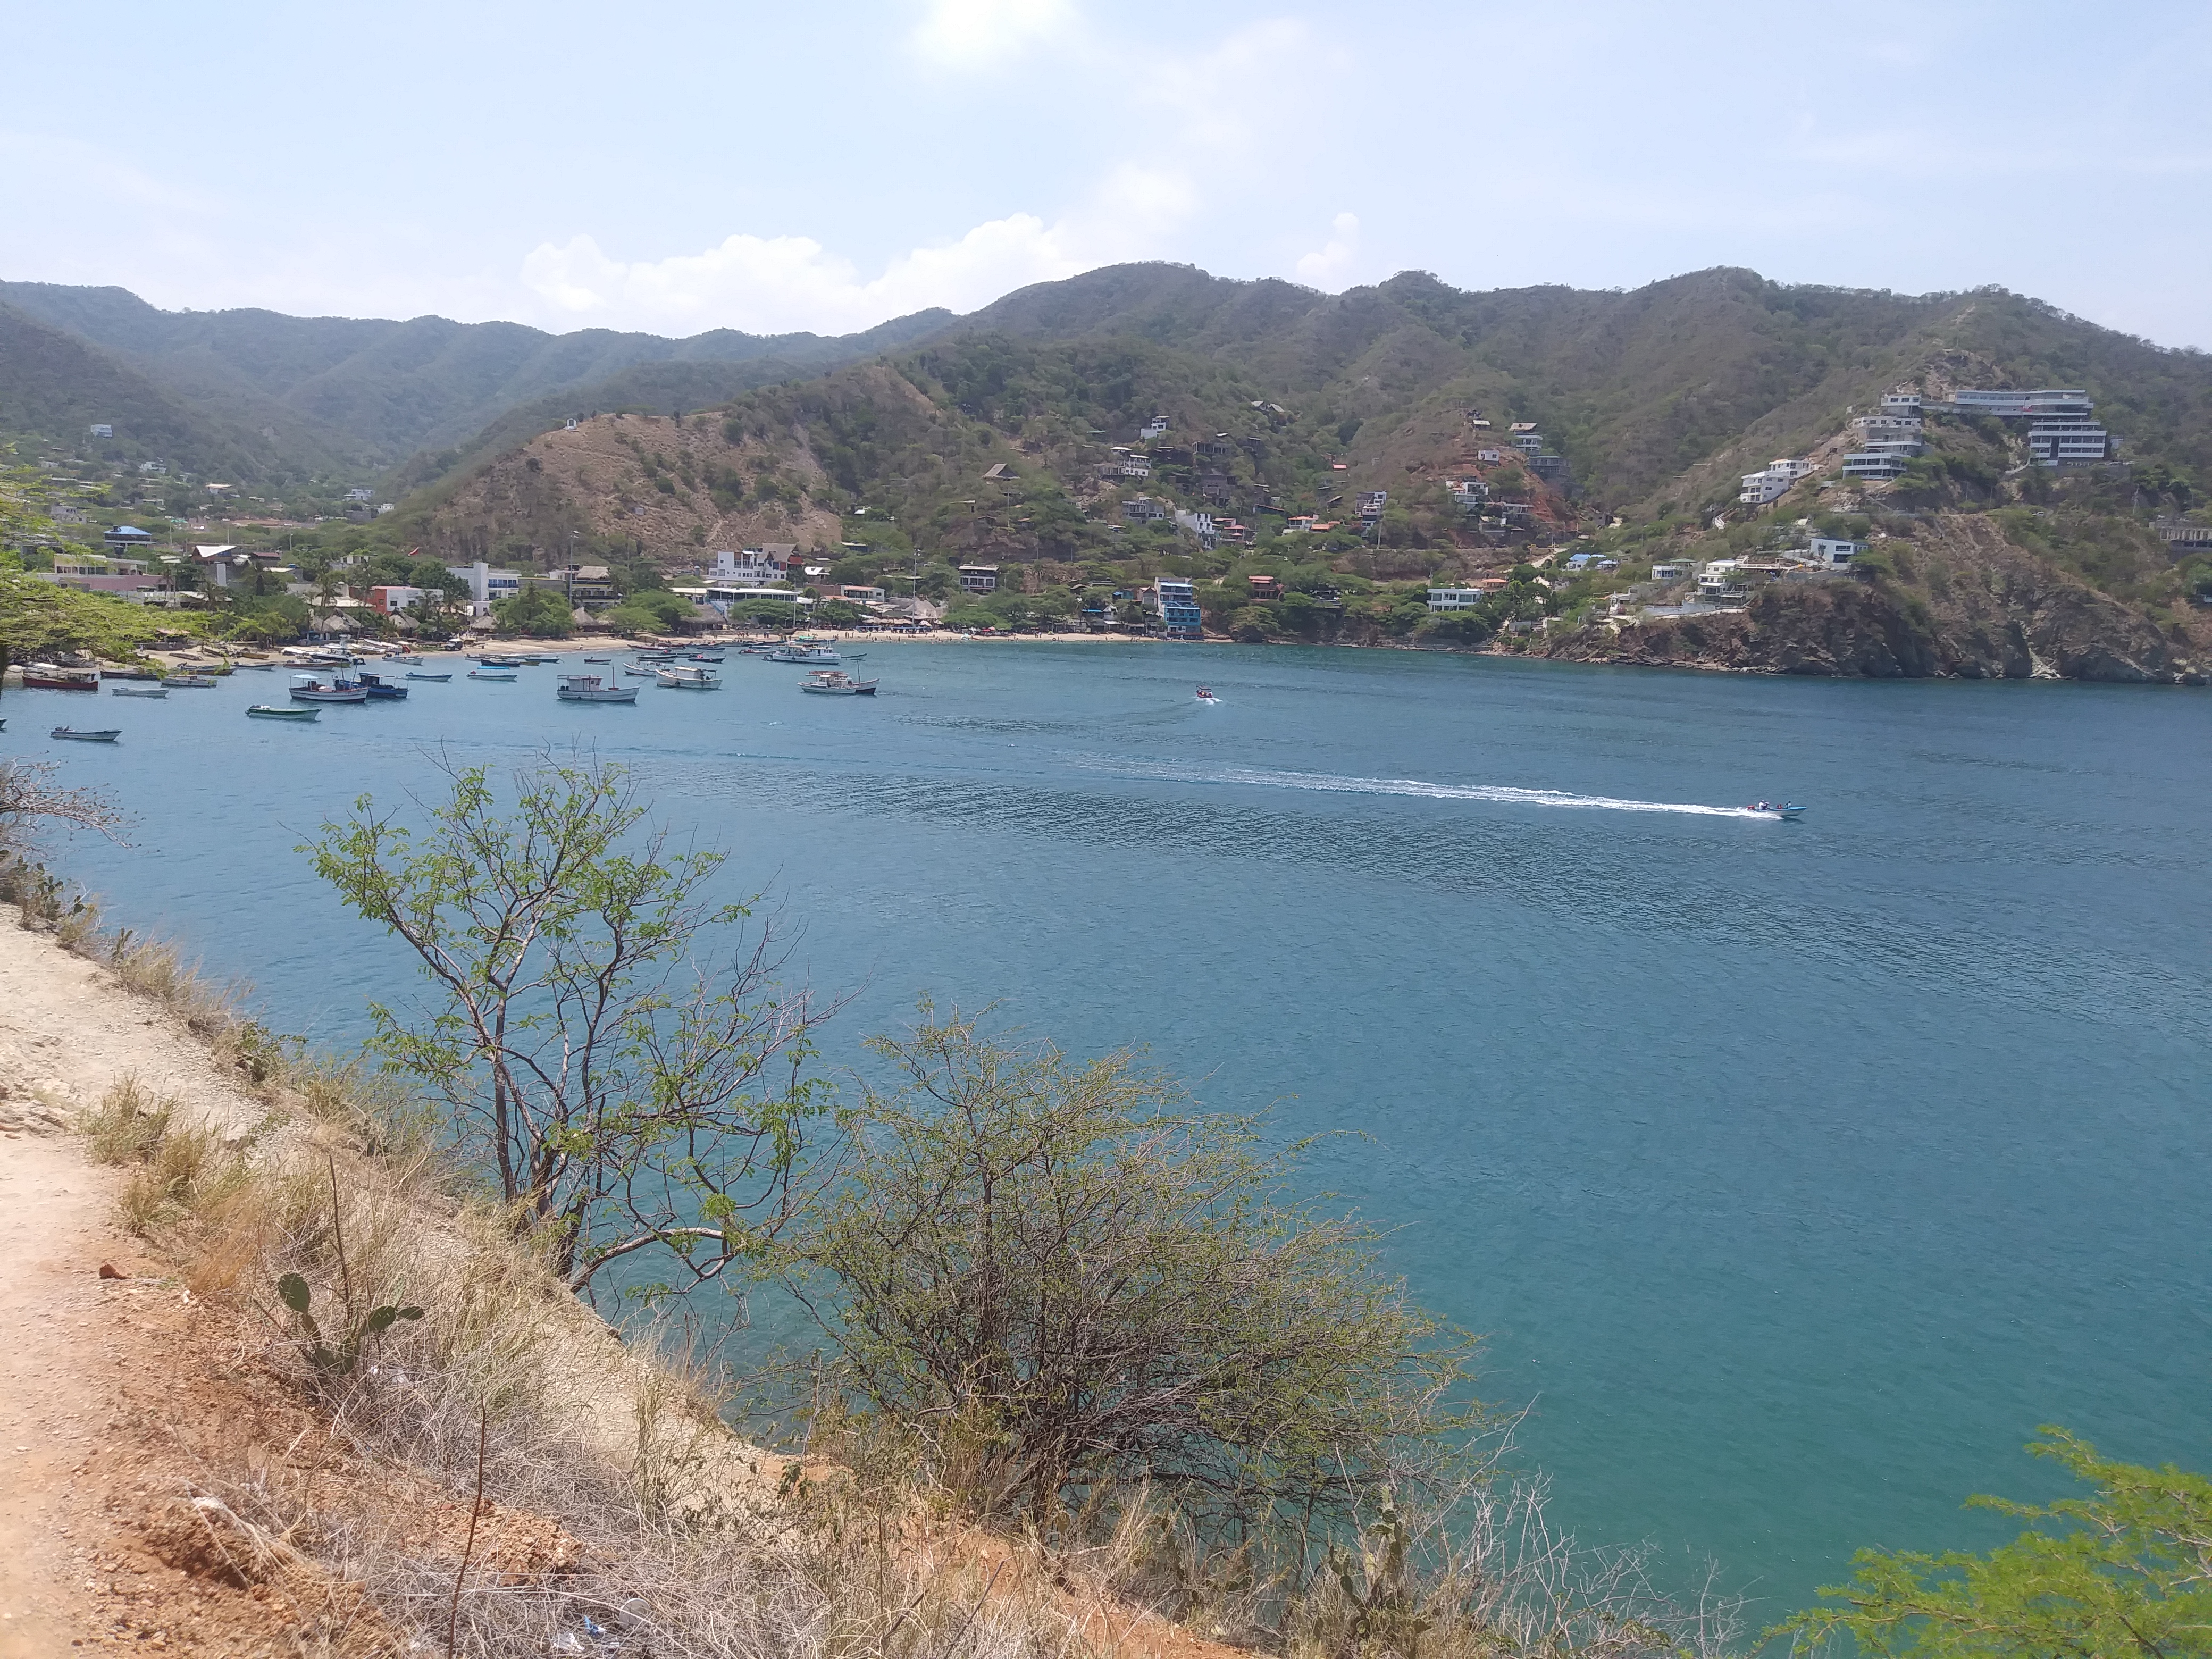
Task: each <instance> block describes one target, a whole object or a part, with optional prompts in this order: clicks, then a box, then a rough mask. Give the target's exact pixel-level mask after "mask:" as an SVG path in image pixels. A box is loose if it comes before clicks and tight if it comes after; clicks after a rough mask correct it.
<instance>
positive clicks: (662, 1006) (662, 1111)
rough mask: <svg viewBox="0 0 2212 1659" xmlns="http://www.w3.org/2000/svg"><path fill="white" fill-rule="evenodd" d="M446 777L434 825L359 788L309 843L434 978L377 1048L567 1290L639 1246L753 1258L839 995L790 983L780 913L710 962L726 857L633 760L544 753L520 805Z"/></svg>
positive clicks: (809, 1102) (697, 1277)
mask: <svg viewBox="0 0 2212 1659" xmlns="http://www.w3.org/2000/svg"><path fill="white" fill-rule="evenodd" d="M447 777H448V778H449V780H450V781H451V784H452V791H451V795H450V798H449V799H447V801H446V802H445V804H443V805H439V806H435V807H434V808H432V809H430V811H429V816H428V823H425V824H423V825H422V828H421V829H420V830H419V831H418V830H416V829H410V828H409V827H408V826H406V825H404V824H403V823H400V822H399V820H398V817H396V816H394V815H393V814H391V813H384V812H379V811H377V810H376V807H375V804H374V801H373V800H372V799H370V798H369V797H368V796H366V795H364V796H362V797H361V798H360V799H358V800H357V801H356V802H355V804H354V811H353V813H352V815H351V817H349V818H348V819H347V820H346V821H345V822H343V823H324V825H323V826H322V833H321V835H320V836H319V838H318V839H317V840H316V841H315V842H313V844H312V845H311V846H309V847H307V848H303V849H302V850H304V851H307V852H308V853H311V854H313V859H314V866H315V870H316V873H317V874H319V875H320V876H321V877H322V878H324V879H325V881H328V882H329V883H330V884H331V885H332V886H333V887H335V888H336V889H337V891H338V894H339V896H341V897H342V898H343V900H344V902H346V904H347V905H348V906H349V908H352V909H353V910H355V911H356V912H357V913H358V914H359V915H362V917H363V918H364V919H366V920H368V921H373V922H376V923H378V924H380V926H382V927H385V928H386V929H387V930H388V931H389V932H390V933H392V934H393V935H395V936H396V937H397V938H398V939H400V940H401V941H402V942H403V943H404V944H405V945H407V947H408V948H409V949H410V950H411V951H414V952H415V954H416V957H417V958H418V960H419V963H420V966H421V969H422V975H423V977H424V979H425V980H426V981H428V986H429V994H428V996H427V997H426V998H425V999H424V1000H422V1001H421V1002H419V1003H417V1004H416V1005H415V1006H413V1007H411V1008H410V1009H406V1010H399V1009H395V1008H392V1007H390V1006H386V1005H384V1004H382V1003H373V1004H371V1005H370V1007H369V1016H370V1019H371V1021H372V1024H373V1026H374V1037H373V1038H372V1039H371V1046H372V1047H373V1048H374V1050H375V1051H376V1052H377V1053H378V1054H380V1055H381V1056H382V1058H383V1060H384V1061H385V1063H386V1065H387V1066H389V1067H391V1068H392V1069H394V1070H396V1071H398V1072H399V1073H404V1074H405V1075H406V1076H408V1077H410V1078H411V1079H414V1080H415V1081H416V1083H417V1084H418V1085H421V1086H422V1088H424V1089H425V1090H427V1091H428V1092H429V1093H430V1094H431V1095H432V1096H433V1097H435V1098H436V1099H438V1100H440V1101H441V1102H442V1103H444V1104H445V1106H446V1107H447V1109H448V1111H449V1112H450V1114H451V1115H452V1121H453V1127H454V1129H455V1131H456V1133H457V1134H458V1136H459V1142H460V1145H461V1146H462V1147H463V1149H464V1150H465V1151H466V1152H470V1153H471V1154H473V1155H474V1156H475V1157H476V1158H477V1167H479V1168H482V1169H483V1170H488V1171H490V1172H492V1173H493V1174H495V1176H496V1180H497V1184H498V1193H499V1196H500V1199H501V1201H502V1202H503V1203H504V1204H506V1205H507V1206H508V1211H509V1213H510V1215H511V1216H512V1217H513V1224H514V1227H515V1230H516V1231H517V1232H518V1233H519V1234H523V1235H527V1236H531V1237H534V1238H535V1239H536V1240H537V1241H538V1243H540V1244H542V1246H543V1247H544V1249H545V1251H546V1252H547V1255H548V1259H549V1260H550V1261H551V1262H552V1264H553V1266H554V1267H555V1269H556V1271H557V1272H559V1273H560V1274H561V1275H562V1278H563V1279H565V1280H566V1281H567V1282H568V1285H569V1287H570V1288H571V1289H572V1290H574V1291H579V1292H589V1291H592V1287H593V1285H594V1284H595V1282H596V1280H597V1279H598V1276H599V1273H601V1272H602V1271H603V1270H604V1269H605V1267H607V1266H608V1265H609V1264H610V1263H611V1262H615V1261H621V1260H623V1258H625V1257H629V1256H631V1255H635V1254H637V1253H638V1252H641V1251H647V1250H658V1251H659V1252H660V1253H661V1254H662V1255H663V1256H664V1257H665V1260H666V1261H667V1263H668V1265H669V1267H670V1268H671V1273H672V1274H673V1276H674V1279H675V1281H676V1282H675V1284H674V1285H672V1286H671V1284H670V1283H669V1281H667V1280H660V1281H657V1282H655V1283H654V1284H653V1285H651V1286H650V1287H649V1288H650V1290H651V1291H663V1290H667V1289H670V1288H683V1289H688V1288H690V1287H691V1286H692V1285H699V1284H704V1283H707V1282H709V1281H713V1280H716V1279H723V1278H724V1277H725V1275H726V1274H728V1273H729V1270H730V1269H731V1268H732V1267H737V1266H738V1265H740V1264H743V1263H746V1262H749V1261H756V1260H757V1259H758V1258H759V1256H760V1255H761V1254H762V1252H763V1249H764V1248H765V1247H766V1245H767V1244H768V1243H769V1241H771V1240H772V1239H773V1238H774V1237H775V1235H776V1234H777V1233H778V1232H779V1231H780V1230H781V1228H782V1227H783V1226H784V1225H785V1224H786V1223H787V1221H788V1220H789V1218H790V1216H791V1212H792V1209H793V1204H794V1195H793V1185H792V1174H793V1169H794V1167H795V1165H796V1162H797V1160H798V1158H799V1154H800V1152H801V1150H802V1148H803V1145H804V1136H805V1127H806V1125H807V1122H808V1120H809V1119H811V1118H812V1117H813V1116H815V1115H817V1113H818V1112H819V1111H821V1110H822V1109H823V1108H824V1104H825V1103H824V1101H823V1098H822V1097H821V1094H820V1090H819V1086H818V1085H817V1084H816V1083H814V1082H813V1081H811V1080H810V1079H808V1078H807V1077H806V1076H805V1068H806V1066H807V1063H808V1061H809V1060H811V1056H812V1054H813V1047H812V1042H811V1035H810V1034H811V1031H812V1030H813V1028H814V1026H815V1025H816V1024H817V1023H819V1021H820V1019H822V1018H826V1013H825V1012H823V1011H820V1010H817V1006H816V1005H815V1004H814V1003H813V1002H812V1001H811V1000H810V999H809V998H808V996H807V995H806V994H805V993H803V992H801V993H797V994H779V993H778V992H777V990H776V987H775V982H774V975H775V969H776V966H777V958H776V957H775V954H774V952H773V949H772V946H773V940H772V938H771V936H770V935H769V933H768V932H767V931H766V930H759V931H757V932H756V933H753V934H752V935H751V945H750V949H748V948H745V947H744V945H743V943H742V939H743V936H742V935H740V936H739V937H740V944H739V947H738V949H737V951H736V952H735V954H733V955H732V957H731V958H730V960H729V963H728V965H727V966H726V967H724V968H720V969H715V968H712V967H709V966H708V964H706V963H702V962H701V961H700V960H698V952H699V951H700V950H702V948H704V947H706V946H707V945H709V944H710V943H712V942H713V941H712V939H711V938H710V936H711V935H714V934H717V933H721V932H722V930H725V929H728V928H732V927H736V925H737V924H738V923H739V922H740V921H742V920H743V919H744V917H745V916H746V915H747V914H748V913H747V911H746V910H745V909H744V908H743V907H742V906H736V905H719V904H716V903H714V902H712V901H711V900H710V899H709V898H708V896H707V889H708V886H709V885H710V884H711V883H712V882H713V880H714V878H715V876H716V875H717V873H718V872H720V869H721V868H722V866H723V863H724V855H723V854H720V853H712V852H703V853H702V852H678V851H676V850H674V849H673V848H671V844H670V842H669V838H668V836H667V835H666V833H665V831H663V830H659V829H653V828H651V827H649V826H647V824H645V823H643V818H644V809H643V808H642V807H641V806H640V805H638V804H637V803H636V800H635V795H634V793H633V790H632V787H631V784H630V781H629V777H628V775H626V774H625V772H624V771H623V769H622V768H621V767H619V766H614V765H609V764H604V763H591V764H570V765H562V764H556V763H554V762H553V761H551V760H550V759H548V760H547V761H546V762H544V763H542V764H540V765H539V766H538V767H537V768H535V769H532V770H531V771H528V772H526V773H523V774H521V775H518V776H517V777H516V779H515V780H514V793H513V805H512V808H511V809H510V810H507V811H501V808H500V805H499V803H498V801H497V799H495V795H494V793H493V790H492V787H491V782H490V775H489V769H486V768H483V767H470V768H458V769H457V768H452V767H448V768H447ZM829 1012H834V1009H833V1010H830V1011H829Z"/></svg>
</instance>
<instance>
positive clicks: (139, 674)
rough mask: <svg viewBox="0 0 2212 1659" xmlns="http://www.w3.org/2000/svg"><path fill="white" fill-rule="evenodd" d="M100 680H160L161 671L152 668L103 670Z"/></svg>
mask: <svg viewBox="0 0 2212 1659" xmlns="http://www.w3.org/2000/svg"><path fill="white" fill-rule="evenodd" d="M100 678H102V679H104V680H158V679H160V678H161V672H160V671H159V670H157V669H152V668H103V669H101V670H100Z"/></svg>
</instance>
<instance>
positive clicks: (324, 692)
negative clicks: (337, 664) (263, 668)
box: [292, 674, 368, 702]
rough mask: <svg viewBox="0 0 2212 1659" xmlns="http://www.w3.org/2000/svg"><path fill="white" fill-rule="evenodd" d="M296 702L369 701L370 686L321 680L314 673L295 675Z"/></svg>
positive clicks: (293, 697)
mask: <svg viewBox="0 0 2212 1659" xmlns="http://www.w3.org/2000/svg"><path fill="white" fill-rule="evenodd" d="M292 701H293V702H368V687H367V686H365V685H340V684H337V683H336V682H335V681H331V680H319V679H317V678H315V677H314V676H313V674H298V675H295V676H294V677H293V679H292Z"/></svg>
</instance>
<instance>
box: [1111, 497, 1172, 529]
mask: <svg viewBox="0 0 2212 1659" xmlns="http://www.w3.org/2000/svg"><path fill="white" fill-rule="evenodd" d="M1121 516H1122V517H1123V518H1124V519H1126V520H1128V522H1130V523H1131V524H1154V523H1157V522H1158V521H1159V520H1163V519H1166V518H1170V517H1172V516H1173V514H1172V511H1171V509H1170V507H1168V506H1167V504H1166V503H1165V502H1164V501H1154V500H1153V499H1152V497H1151V496H1150V495H1133V496H1131V497H1130V498H1129V499H1128V500H1127V501H1124V502H1122V503H1121Z"/></svg>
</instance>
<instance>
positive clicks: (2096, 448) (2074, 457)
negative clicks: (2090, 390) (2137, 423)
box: [2027, 420, 2112, 466]
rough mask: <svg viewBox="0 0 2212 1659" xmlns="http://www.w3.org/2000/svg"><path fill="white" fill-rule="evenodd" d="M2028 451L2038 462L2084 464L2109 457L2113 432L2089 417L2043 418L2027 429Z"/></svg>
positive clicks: (2050, 464)
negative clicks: (2083, 418)
mask: <svg viewBox="0 0 2212 1659" xmlns="http://www.w3.org/2000/svg"><path fill="white" fill-rule="evenodd" d="M2027 453H2028V455H2029V457H2030V458H2031V459H2033V461H2034V462H2035V464H2036V465H2038V466H2081V465H2086V464H2087V463H2089V462H2091V461H2102V460H2109V459H2111V458H2112V434H2111V433H2109V432H2107V431H2106V430H2105V428H2103V427H2101V426H2100V425H2098V424H2097V422H2094V421H2090V420H2074V421H2064V420H2043V421H2038V422H2035V424H2034V425H2033V426H2032V427H2030V428H2028V429H2027Z"/></svg>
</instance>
